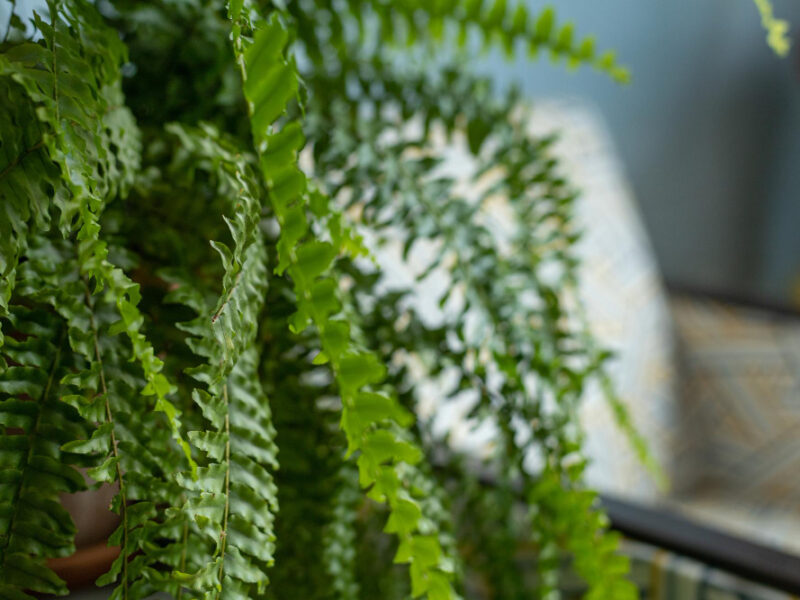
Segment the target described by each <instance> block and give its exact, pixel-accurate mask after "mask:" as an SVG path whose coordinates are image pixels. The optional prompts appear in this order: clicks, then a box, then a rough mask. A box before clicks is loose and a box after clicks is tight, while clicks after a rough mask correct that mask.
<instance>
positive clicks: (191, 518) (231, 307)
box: [0, 0, 645, 599]
mask: <svg viewBox="0 0 800 600" xmlns="http://www.w3.org/2000/svg"><path fill="white" fill-rule="evenodd" d="M16 8H20V7H15V10H11V11H10V19H9V26H8V28H7V30H5V31H4V32H3V33H4V36H5V38H4V40H3V43H2V47H0V51H1V53H0V96H1V97H0V104H2V106H3V111H2V113H1V114H0V134H1V135H2V148H0V149H1V150H2V156H0V161H2V162H0V200H2V207H1V208H0V234H1V235H0V257H1V258H2V261H1V262H0V269H2V272H3V278H2V284H0V285H1V286H2V287H0V290H1V291H2V293H1V294H0V298H2V302H1V303H0V309H2V313H0V314H1V315H2V333H3V336H4V337H3V346H2V350H1V352H2V356H3V363H2V366H3V373H2V378H1V379H0V392H2V394H3V400H2V404H0V419H1V421H0V422H2V426H3V435H2V437H0V443H1V444H2V447H1V448H0V456H1V457H2V462H0V466H1V467H2V471H0V515H2V519H0V595H1V596H2V597H4V598H26V597H28V596H27V595H26V593H27V591H32V592H42V593H63V592H64V591H65V588H64V585H63V584H62V582H60V581H59V579H58V578H57V577H56V576H55V575H54V574H53V573H52V572H51V571H50V570H49V569H48V568H47V566H46V561H47V559H49V558H54V557H63V556H67V555H69V554H70V553H71V552H72V551H73V549H74V546H73V537H74V527H73V525H72V523H71V520H70V519H69V517H68V515H67V514H66V512H65V510H64V509H63V507H62V506H61V505H60V504H59V502H58V494H59V493H60V492H64V491H75V490H79V489H82V488H83V487H84V485H85V483H84V480H83V477H82V475H81V474H80V473H79V472H78V471H76V467H85V468H87V469H88V471H87V472H88V474H89V475H90V476H91V478H92V479H93V480H94V481H95V482H98V483H103V482H105V483H109V484H114V485H117V486H118V492H117V493H116V495H115V498H114V500H113V502H112V507H113V510H114V511H115V512H117V513H118V515H119V517H120V521H121V524H120V526H119V528H118V529H117V531H116V532H115V533H114V534H113V535H112V536H111V538H110V543H111V544H113V545H117V546H119V547H120V554H119V557H118V558H117V560H116V561H115V562H114V564H113V566H112V567H111V569H110V571H109V573H108V574H107V575H105V576H103V577H102V578H101V580H100V582H99V583H101V584H104V583H113V584H115V586H116V587H115V592H114V597H118V598H143V597H147V596H148V595H150V594H151V593H153V592H156V591H164V592H167V593H170V594H171V595H173V596H174V597H177V598H180V597H195V596H202V597H225V598H253V597H267V598H271V597H275V598H287V597H290V598H355V597H359V595H361V596H362V597H367V598H375V597H379V595H380V596H385V597H389V598H395V597H396V598H402V597H407V596H408V594H409V593H410V594H411V595H412V596H414V597H419V596H425V597H428V598H431V599H443V598H455V597H457V595H458V594H462V593H464V590H465V589H466V590H467V592H468V593H469V592H470V590H472V589H473V588H470V587H466V588H465V585H466V584H465V577H464V575H465V573H467V574H469V577H467V579H468V580H469V581H471V582H472V583H471V584H470V585H472V586H473V587H482V588H485V589H487V590H489V591H490V593H491V594H492V595H493V597H497V598H504V599H505V598H519V597H523V596H525V595H526V594H527V593H529V590H530V589H531V588H532V587H536V588H537V589H538V591H539V593H540V595H541V596H543V597H545V596H547V597H550V596H552V595H554V594H556V593H557V592H556V590H557V586H558V574H559V571H560V563H561V557H562V553H563V552H564V551H566V553H567V554H568V555H569V556H571V557H572V559H573V561H572V567H573V569H574V570H575V571H576V573H577V574H578V575H579V576H581V577H582V578H583V579H584V580H585V582H586V584H587V586H588V594H589V596H590V597H597V598H601V597H602V598H605V597H614V598H617V597H620V598H622V597H634V596H635V593H636V592H635V589H634V587H633V586H632V585H631V584H630V583H628V582H627V581H626V580H625V572H626V561H625V559H624V557H622V556H620V555H619V554H618V553H617V550H616V539H615V537H614V536H613V535H611V534H609V533H608V532H607V531H606V527H607V524H606V520H605V518H604V516H603V514H602V511H601V510H600V509H599V507H598V506H597V505H596V503H595V496H594V494H593V493H592V492H591V491H589V490H587V489H585V487H584V485H583V484H582V471H583V467H584V463H585V459H584V457H583V456H582V454H581V432H580V428H579V427H578V423H577V420H576V416H575V415H576V409H577V404H578V401H579V399H580V396H581V391H582V389H583V386H584V385H585V383H586V381H587V380H588V379H589V378H592V377H599V378H600V379H601V381H603V383H604V384H605V387H606V389H607V390H608V392H609V393H608V397H609V401H610V402H612V403H613V406H614V408H615V411H616V413H617V415H618V417H619V421H620V424H621V425H622V426H623V428H624V429H626V430H627V431H628V432H629V433H630V435H631V438H632V441H633V442H634V444H636V445H637V446H638V447H639V448H640V450H641V452H642V454H643V456H644V454H645V453H644V446H643V442H642V441H641V440H640V439H639V438H637V437H636V435H635V434H634V433H633V431H632V428H631V426H630V424H629V423H628V420H627V418H626V416H625V411H624V407H623V406H622V405H621V404H620V403H619V402H618V401H617V400H616V398H615V397H614V395H613V393H612V391H611V389H610V385H609V384H608V380H607V379H606V378H605V377H604V375H603V373H602V367H603V363H604V361H605V360H606V358H607V353H605V352H603V351H602V350H601V349H598V348H596V346H595V344H594V343H593V342H592V339H591V336H590V334H589V332H588V331H586V328H585V327H584V326H582V325H581V323H582V320H581V319H580V306H579V305H578V304H577V302H576V301H575V294H574V287H575V285H576V268H577V265H576V261H575V258H574V253H573V252H572V245H573V244H574V241H575V239H576V238H577V232H575V231H574V230H573V227H572V225H571V221H570V216H571V204H572V201H573V199H574V192H573V190H571V189H570V187H569V185H568V184H567V182H565V181H564V180H563V179H562V177H561V176H560V174H559V172H558V165H557V162H556V161H555V159H554V158H553V157H552V156H551V155H550V153H549V146H550V143H551V140H550V139H532V138H531V137H530V136H528V135H526V134H525V133H524V130H525V127H524V114H523V113H521V112H520V111H518V110H517V105H516V98H515V96H514V94H513V93H510V94H507V95H499V94H497V93H496V92H493V91H492V89H491V86H490V85H489V83H488V82H487V81H485V80H483V79H480V78H478V77H475V76H473V75H471V74H470V73H469V70H468V69H467V68H465V66H464V57H465V56H469V55H470V53H469V50H468V49H469V48H471V47H473V46H474V45H475V42H480V43H482V44H500V45H502V46H503V47H504V48H505V49H506V50H507V51H508V52H509V53H513V52H530V53H536V52H540V51H541V52H547V53H549V54H551V55H552V56H553V57H554V58H556V59H560V60H564V61H566V62H567V63H568V64H570V65H578V64H589V65H592V66H594V67H596V68H598V69H600V70H602V71H605V72H607V73H608V74H609V75H610V76H612V77H614V78H615V79H618V80H625V79H627V73H626V72H625V70H624V69H622V68H620V67H619V66H618V65H617V63H616V61H615V59H614V56H613V54H610V53H605V54H597V53H596V52H595V48H594V42H593V41H592V40H591V38H585V39H582V40H579V41H576V40H575V39H574V36H573V29H572V26H571V25H565V26H557V25H556V23H555V15H554V12H553V10H552V9H544V10H543V11H541V12H540V13H539V14H536V15H532V14H529V12H528V11H527V10H526V9H525V8H524V7H523V6H521V5H514V6H512V7H508V6H507V5H506V2H505V1H503V0H495V1H494V2H492V3H489V4H485V3H484V2H481V1H480V0H477V1H470V2H463V3H460V2H450V1H440V2H427V3H426V2H416V1H414V0H410V1H404V2H386V3H381V2H356V1H350V2H346V1H344V0H343V1H341V2H288V3H284V2H279V1H275V2H260V3H245V2H243V1H242V0H236V1H234V2H232V3H231V4H230V5H229V6H228V7H226V8H225V9H223V8H222V7H221V6H219V5H215V4H211V3H205V2H203V1H202V0H196V1H194V0H193V1H190V2H177V1H168V0H165V1H163V2H157V3H152V4H150V3H139V2H128V1H125V0H119V1H117V2H113V3H107V2H104V3H98V4H97V5H93V4H90V3H87V2H84V1H83V0H64V1H61V2H55V1H54V2H50V3H49V4H48V6H47V8H46V10H43V11H41V14H39V13H36V14H35V16H34V18H33V21H32V23H30V24H28V23H26V22H25V21H24V20H23V19H22V17H21V16H20V14H18V11H17V10H16ZM22 8H24V7H22ZM458 48H461V50H458ZM432 63H433V64H434V65H435V66H436V68H434V69H431V66H432ZM423 67H425V68H424V69H423ZM409 122H411V123H412V124H413V123H416V125H417V126H416V127H407V126H406V125H407V124H408V123H409ZM434 130H436V131H441V132H444V134H445V135H455V136H459V135H460V136H463V137H464V138H465V139H466V140H467V143H468V147H469V150H470V152H471V153H472V155H473V156H474V159H475V160H476V161H477V162H478V164H479V174H480V176H481V177H484V176H486V177H488V178H489V182H490V183H489V184H486V185H484V187H483V188H481V187H480V186H478V189H482V191H481V192H480V193H479V194H478V197H477V198H467V197H464V196H462V195H460V194H459V193H456V192H455V191H453V190H452V189H451V187H452V185H451V184H452V182H451V181H449V180H448V179H447V178H444V177H441V176H438V175H437V172H436V168H437V166H438V159H437V157H436V155H435V153H434V152H433V145H432V142H431V137H432V132H433V131H434ZM304 147H305V150H302V149H303V148H304ZM301 150H302V153H301ZM298 160H299V164H298ZM301 166H302V168H301ZM492 173H494V176H493V177H490V176H491V175H492ZM498 173H499V174H500V175H499V176H497V174H498ZM482 181H484V182H485V179H484V180H482ZM498 193H499V194H502V195H503V196H504V197H506V198H507V200H508V209H509V210H511V211H512V213H513V215H514V221H515V223H516V228H515V229H514V231H512V232H510V233H509V235H508V236H507V239H505V240H504V243H503V244H500V243H499V242H498V239H497V236H495V235H494V234H493V232H492V231H491V229H490V228H489V227H487V225H486V224H485V223H484V222H483V221H482V219H481V213H482V211H484V210H485V201H486V200H487V199H488V198H490V197H491V196H492V195H493V194H498ZM364 236H366V237H368V238H369V239H368V242H369V244H374V245H379V244H380V243H381V241H387V243H388V241H389V240H390V239H392V238H399V239H401V240H402V242H403V244H402V245H403V250H404V253H403V254H404V256H405V255H407V253H409V252H413V251H414V247H415V246H418V245H420V244H425V243H428V245H429V247H430V248H429V249H430V252H428V254H427V257H428V258H427V261H426V263H425V265H424V272H423V273H419V274H418V277H419V278H420V279H424V278H425V277H429V276H431V274H432V273H433V274H434V276H435V277H446V278H448V281H449V285H448V287H447V291H446V292H445V293H444V294H443V296H442V298H441V302H442V305H443V306H446V307H448V308H449V313H448V316H447V318H445V319H444V320H443V321H442V322H439V323H437V324H435V325H431V324H430V323H429V322H427V321H426V320H425V319H423V318H421V317H420V315H419V314H418V313H417V311H416V310H415V309H414V307H413V305H412V304H410V303H409V300H408V292H407V291H405V290H397V289H390V290H387V289H386V288H385V287H384V286H381V281H380V273H379V271H376V269H375V268H374V265H373V263H371V262H370V261H369V259H368V254H369V253H368V251H367V249H366V247H367V242H365V237H364ZM209 241H210V243H209ZM445 370H448V372H450V373H455V375H456V384H455V385H454V386H451V388H450V389H449V390H448V391H447V395H449V396H456V395H457V394H458V393H459V392H460V391H462V390H472V391H473V393H474V394H475V402H474V407H473V410H472V416H473V418H474V419H475V420H476V422H491V423H492V424H493V425H494V426H495V427H496V429H497V435H498V440H499V442H498V443H497V444H496V445H495V446H494V447H490V448H489V451H488V453H487V455H486V457H485V458H484V460H483V465H481V466H482V467H485V469H486V470H487V471H488V472H489V473H490V475H491V477H492V478H493V480H494V486H493V487H491V488H486V487H483V486H482V485H481V482H480V481H479V480H478V479H477V476H476V475H475V473H476V472H477V470H476V467H475V465H474V464H471V462H474V460H475V458H474V457H463V456H460V455H459V454H458V453H457V452H455V451H453V449H452V448H451V447H450V446H449V445H448V444H447V443H445V441H443V440H441V439H438V438H437V437H436V436H434V435H432V433H431V432H430V431H429V429H428V428H427V427H426V424H425V421H417V422H415V419H414V417H413V414H414V413H415V411H416V409H417V408H418V407H417V404H418V401H419V397H418V393H417V391H418V383H419V382H420V381H421V380H424V379H429V380H430V379H435V378H437V377H438V376H439V375H440V374H442V373H443V372H444V371H445ZM278 449H280V454H279V453H278ZM531 457H535V458H537V459H538V464H537V466H536V467H535V468H533V467H532V466H531V465H530V464H529V463H530V462H531ZM279 464H280V469H279V468H278V467H279ZM361 490H364V491H366V498H368V499H365V495H364V494H362V493H361ZM518 494H522V495H523V497H524V499H525V500H526V501H527V505H528V506H529V512H528V513H526V514H522V515H520V514H518V513H517V508H518V506H519V505H518V504H517V502H516V500H517V498H518ZM279 507H280V508H279ZM518 527H522V528H524V529H525V530H526V531H528V532H529V533H528V534H526V535H523V536H522V538H524V539H527V540H528V541H529V542H531V543H532V545H533V548H534V550H535V555H536V564H537V571H538V577H537V578H536V579H535V581H528V580H527V579H526V577H524V576H523V573H521V572H520V570H519V569H518V568H517V565H516V564H515V560H516V558H515V552H516V549H517V548H518V546H519V543H520V541H519V540H520V535H519V529H516V530H515V528H518ZM381 529H383V530H384V531H385V532H386V533H387V534H389V535H388V536H386V535H383V534H381V533H380V530H381ZM392 560H394V562H396V563H401V564H403V565H407V569H408V571H409V573H410V577H406V576H405V575H404V574H403V573H402V572H398V570H397V568H392V567H391V562H392ZM273 563H275V564H274V565H273ZM409 582H410V583H409ZM268 584H269V585H268Z"/></svg>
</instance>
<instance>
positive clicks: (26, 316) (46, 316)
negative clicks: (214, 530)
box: [0, 274, 86, 599]
mask: <svg viewBox="0 0 800 600" xmlns="http://www.w3.org/2000/svg"><path fill="white" fill-rule="evenodd" d="M23 277H24V274H23ZM22 283H23V284H25V283H26V282H25V281H23V282H22ZM5 326H6V327H7V328H8V329H7V330H8V331H10V332H13V337H9V339H8V340H7V343H6V345H5V347H4V348H3V356H2V360H3V371H2V375H1V376H0V394H2V399H1V400H0V457H2V468H0V481H1V482H2V484H1V485H0V514H2V518H1V519H0V595H2V597H3V598H10V599H22V598H25V599H30V598H32V596H29V595H28V594H27V592H38V593H46V594H61V595H63V594H66V593H67V590H66V586H65V585H64V583H63V582H62V581H61V580H60V579H59V578H58V577H56V575H55V574H54V573H53V572H52V571H50V569H49V568H48V567H47V566H46V563H45V561H46V559H48V558H55V557H60V556H68V555H69V554H71V553H72V552H73V551H74V549H75V546H74V542H73V539H74V535H75V527H74V525H73V524H72V519H71V518H70V516H69V514H68V513H67V512H66V510H65V509H64V508H63V507H62V506H61V504H60V502H59V493H60V492H75V491H79V490H82V489H84V488H85V484H84V481H83V477H82V476H81V474H80V473H79V472H78V471H76V470H75V469H74V468H73V467H72V466H71V465H72V464H74V462H73V461H72V460H70V459H71V456H70V454H69V453H68V452H63V451H62V450H61V444H64V443H67V442H69V441H71V440H74V439H78V438H81V437H83V436H84V435H85V431H86V425H85V424H84V422H83V420H82V419H81V418H80V416H79V415H78V414H77V412H76V411H75V410H74V409H72V407H70V406H69V405H68V404H65V403H63V402H61V401H60V399H59V396H60V395H61V394H62V393H63V391H62V386H61V383H60V379H61V377H63V376H64V374H65V373H66V372H68V370H69V368H70V366H71V364H72V363H73V357H72V353H71V352H70V349H69V347H68V346H67V345H66V343H65V342H66V340H65V333H66V331H65V328H64V327H63V323H62V322H60V320H59V319H58V318H57V317H55V316H54V315H52V314H51V313H49V312H47V311H43V310H42V309H41V308H35V309H31V308H25V307H22V306H13V307H12V308H11V310H10V312H9V315H8V321H7V322H6V323H5Z"/></svg>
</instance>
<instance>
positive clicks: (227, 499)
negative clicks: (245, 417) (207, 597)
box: [217, 384, 231, 600]
mask: <svg viewBox="0 0 800 600" xmlns="http://www.w3.org/2000/svg"><path fill="white" fill-rule="evenodd" d="M222 396H223V397H224V398H225V408H226V411H225V438H226V439H225V511H224V512H223V514H222V529H221V530H220V532H219V537H220V539H221V540H222V541H221V542H220V551H219V554H220V558H219V575H218V577H219V589H218V590H217V600H219V598H220V596H221V595H222V577H223V575H224V572H225V547H226V545H227V542H228V512H229V510H230V498H231V421H230V405H229V401H228V385H227V384H225V386H224V387H223V388H222Z"/></svg>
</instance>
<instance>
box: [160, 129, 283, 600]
mask: <svg viewBox="0 0 800 600" xmlns="http://www.w3.org/2000/svg"><path fill="white" fill-rule="evenodd" d="M170 131H171V133H173V134H174V135H175V136H176V137H177V138H178V141H179V146H180V152H181V153H183V154H184V156H183V158H182V159H181V160H182V161H184V162H183V164H184V165H185V166H189V165H192V166H191V167H190V168H191V169H192V170H193V171H200V170H205V171H207V172H208V173H209V176H210V177H211V178H212V180H213V181H214V185H215V189H216V191H217V193H218V195H219V198H221V199H223V200H224V214H222V215H219V217H218V218H219V221H220V224H222V223H223V222H224V224H225V225H227V228H228V233H229V235H230V236H231V239H232V242H233V245H232V247H229V246H228V245H227V244H226V243H224V242H222V241H211V242H210V243H211V246H212V248H213V249H214V250H215V251H216V252H217V253H218V254H219V257H220V258H221V262H222V273H223V276H222V287H221V290H220V291H219V295H218V297H217V298H216V299H215V300H214V301H213V302H214V303H213V304H210V303H209V302H208V301H207V300H206V298H205V296H207V294H206V293H204V291H203V290H202V289H198V286H197V285H196V284H194V283H193V279H194V278H193V277H191V275H190V274H189V273H182V274H181V273H179V272H174V271H173V272H171V273H167V272H165V273H164V274H163V277H164V278H165V279H166V280H167V281H168V282H169V283H170V284H172V286H173V287H175V288H176V289H175V290H174V291H173V292H171V293H170V294H168V295H167V296H166V298H165V301H166V302H180V303H183V304H185V305H186V306H187V307H188V308H190V309H191V310H193V311H194V312H196V314H197V316H196V318H194V319H193V320H192V321H189V322H186V323H181V324H180V325H179V327H180V329H182V330H184V331H186V332H187V333H188V334H189V337H188V338H187V340H186V343H187V344H188V346H189V348H190V349H191V351H192V352H193V353H194V354H195V355H196V356H197V357H198V358H200V359H202V360H203V361H204V362H203V363H201V364H199V365H197V366H195V367H192V368H190V369H187V374H189V375H190V376H191V377H192V378H193V379H195V380H196V381H197V383H198V384H199V385H198V387H196V388H195V389H194V390H193V392H192V395H193V398H194V401H195V403H196V405H197V406H198V407H199V408H200V410H201V411H202V414H203V417H204V419H205V422H206V423H207V424H208V429H205V430H201V431H192V432H190V433H189V439H190V441H191V442H192V444H193V445H194V446H195V448H197V449H198V450H199V451H201V452H202V454H203V455H204V457H205V459H204V461H203V462H202V463H201V465H202V466H201V467H200V468H199V469H198V477H197V479H193V478H192V477H190V476H185V477H182V478H181V481H182V485H183V486H184V488H185V494H186V499H185V501H184V504H183V507H182V509H181V510H182V512H183V514H184V517H185V518H186V519H187V525H188V524H191V526H192V527H195V526H196V527H197V528H198V533H199V535H200V536H201V538H205V539H203V540H202V541H201V542H200V543H199V545H197V546H195V545H194V544H192V543H191V542H190V545H192V546H195V548H194V551H193V552H192V553H191V556H190V557H189V560H188V562H187V564H186V565H185V566H184V568H183V570H180V569H179V570H177V572H176V578H177V579H178V581H179V582H180V583H181V584H183V585H185V586H186V587H187V588H188V589H189V590H192V589H196V590H197V591H201V590H203V589H207V588H208V587H209V586H211V587H214V588H216V589H217V590H218V592H217V594H216V596H215V597H219V598H236V597H253V594H256V593H258V594H260V593H262V592H263V589H264V587H265V586H266V584H267V581H268V580H267V576H266V572H265V569H266V568H267V567H268V566H270V565H271V564H272V560H273V558H272V556H273V546H274V543H273V540H274V534H273V530H272V521H273V518H274V517H273V515H274V513H275V512H276V511H277V508H278V507H277V491H276V489H275V485H274V483H273V479H272V471H274V470H275V469H277V466H278V465H277V449H276V447H275V443H274V441H273V438H274V435H275V432H274V429H273V427H272V423H271V416H270V409H269V403H268V401H267V399H266V397H265V395H264V392H263V390H262V389H261V386H260V384H259V374H258V364H259V354H258V351H257V350H256V348H255V347H254V341H255V338H256V335H257V331H258V323H259V316H260V313H261V310H262V307H263V303H264V296H265V293H266V281H267V272H266V265H265V255H266V249H265V246H264V241H263V239H262V233H261V229H260V222H261V201H260V194H261V189H260V186H259V184H258V182H257V180H256V179H255V178H254V176H253V173H252V170H251V169H250V166H249V165H248V163H247V160H246V159H245V158H244V157H243V156H241V155H240V154H239V153H238V152H236V150H235V149H234V148H232V147H230V146H229V145H227V144H226V143H225V142H224V141H223V140H222V139H221V138H220V136H219V135H218V133H217V132H216V131H215V130H214V129H213V128H211V127H210V126H205V127H202V128H200V129H196V130H195V129H190V128H186V127H181V126H177V125H174V126H171V127H170ZM248 517H249V518H248ZM190 539H191V538H190ZM203 547H207V548H208V549H209V550H208V555H207V556H206V557H204V556H203V552H202V550H201V549H202V548H203ZM188 567H194V569H195V570H194V572H187V568H188Z"/></svg>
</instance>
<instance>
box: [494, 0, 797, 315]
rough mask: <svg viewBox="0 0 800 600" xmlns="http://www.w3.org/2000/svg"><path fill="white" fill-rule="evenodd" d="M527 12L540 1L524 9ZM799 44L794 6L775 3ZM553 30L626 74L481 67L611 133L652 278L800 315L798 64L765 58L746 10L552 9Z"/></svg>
mask: <svg viewBox="0 0 800 600" xmlns="http://www.w3.org/2000/svg"><path fill="white" fill-rule="evenodd" d="M527 3H528V4H529V5H530V6H531V7H532V8H539V7H540V6H541V5H542V3H541V2H533V1H531V0H527ZM774 7H775V14H776V16H777V17H779V18H783V19H786V20H788V21H789V22H790V23H792V25H793V27H794V28H795V31H793V32H792V38H793V41H794V44H795V46H797V45H798V44H800V42H799V41H798V38H800V32H798V31H797V30H796V28H797V27H798V25H800V2H796V1H791V0H783V1H781V0H776V1H775V2H774ZM556 8H557V10H558V14H559V19H560V20H562V22H563V21H564V20H572V21H574V22H575V24H576V32H577V33H579V34H589V33H591V34H593V35H595V36H596V39H597V45H598V48H603V49H606V48H609V47H611V48H614V49H615V50H616V51H617V54H618V56H619V58H620V60H621V62H622V63H623V64H625V65H627V66H628V67H629V68H630V70H631V73H632V75H633V79H632V83H631V84H630V85H628V86H619V85H616V84H614V83H613V82H611V81H610V80H609V79H608V78H607V77H605V76H603V75H602V74H599V73H592V72H588V70H587V69H582V70H580V71H579V72H571V73H569V72H565V70H564V68H563V65H551V64H549V62H548V61H547V60H540V61H539V62H538V63H536V64H531V63H527V64H526V63H525V61H524V60H517V61H514V62H510V63H509V62H508V61H506V60H505V58H504V57H503V56H502V54H501V53H500V52H496V53H490V54H489V55H488V56H487V58H486V60H485V61H484V63H483V64H482V65H481V69H483V70H485V71H486V72H490V73H492V74H494V76H496V77H497V79H498V80H499V81H501V82H503V83H509V82H512V81H514V82H517V83H518V84H519V85H521V87H522V89H523V91H524V92H526V95H528V96H530V97H532V98H534V100H535V99H536V98H540V97H553V96H564V95H569V96H579V97H581V98H583V99H587V100H589V101H591V102H592V103H594V104H595V105H596V106H597V108H598V109H599V111H600V113H601V114H602V116H603V118H604V119H605V121H606V125H607V126H608V127H609V129H610V130H611V134H612V137H613V138H614V142H615V144H616V149H617V151H618V153H619V154H620V158H621V159H622V163H623V164H624V167H625V169H626V171H627V175H628V179H629V181H630V183H631V185H632V187H633V195H634V197H635V198H636V201H637V203H638V205H639V208H640V211H641V213H642V216H643V218H644V222H645V226H646V229H647V231H648V234H649V237H650V240H651V243H652V245H653V247H654V250H655V253H656V257H657V260H658V263H659V266H660V269H661V272H662V274H663V276H664V278H665V279H666V281H667V282H668V283H669V284H671V285H673V286H679V287H689V288H693V289H696V288H701V289H703V290H706V291H714V292H718V293H723V294H730V295H733V296H736V297H743V298H747V299H753V300H759V301H761V302H766V303H769V304H777V305H783V306H786V305H793V306H800V231H798V226H799V225H800V66H799V62H800V59H799V58H798V56H799V55H798V49H797V47H794V48H793V49H792V52H791V53H790V55H789V56H788V57H787V58H785V59H779V58H778V57H776V56H775V55H774V54H773V52H772V50H771V49H770V48H769V47H768V46H767V44H766V41H765V34H764V31H763V29H762V27H761V23H760V19H759V18H758V14H757V11H756V7H755V5H754V4H753V2H752V1H751V0H702V1H701V2H699V1H698V0H670V1H669V2H663V1H660V0H602V2H586V1H585V0H559V2H557V3H556Z"/></svg>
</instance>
